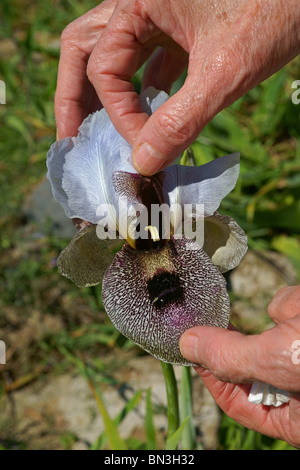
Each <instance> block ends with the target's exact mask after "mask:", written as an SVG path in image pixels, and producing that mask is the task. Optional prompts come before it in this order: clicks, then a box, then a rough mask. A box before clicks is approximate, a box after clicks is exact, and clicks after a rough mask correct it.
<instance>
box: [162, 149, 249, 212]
mask: <svg viewBox="0 0 300 470" xmlns="http://www.w3.org/2000/svg"><path fill="white" fill-rule="evenodd" d="M239 170H240V155H239V153H233V154H231V155H226V156H224V157H219V158H216V159H215V160H212V161H211V162H209V163H206V164H205V165H202V166H198V167H197V166H184V165H171V166H168V167H167V168H166V169H165V170H164V171H165V174H166V177H165V179H164V185H163V191H164V195H165V201H166V202H167V203H168V204H170V205H172V204H181V205H182V206H184V205H185V204H203V205H204V213H205V215H212V214H214V212H216V210H218V208H219V206H220V204H221V201H222V199H223V198H224V197H225V196H226V195H227V194H228V193H229V192H230V191H232V190H233V188H234V187H235V184H236V181H237V179H238V176H239Z"/></svg>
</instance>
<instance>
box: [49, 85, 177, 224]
mask: <svg viewBox="0 0 300 470" xmlns="http://www.w3.org/2000/svg"><path fill="white" fill-rule="evenodd" d="M140 98H141V102H142V107H143V109H144V111H145V112H147V113H148V114H149V115H150V114H152V113H153V112H154V111H155V110H156V109H157V108H158V107H159V106H160V105H161V104H162V103H163V102H165V101H166V99H167V98H168V95H167V94H166V93H165V92H158V91H157V90H155V89H154V88H152V87H151V88H148V89H147V90H145V92H143V93H142V94H141V97H140ZM131 154H132V149H131V146H130V145H129V144H128V143H127V142H126V140H125V139H124V138H123V137H122V136H121V135H120V134H119V133H118V132H117V131H116V129H115V128H114V126H113V124H112V122H111V120H110V118H109V117H108V114H107V112H106V111H105V110H104V109H102V110H101V111H97V112H96V113H94V114H92V115H90V116H88V117H87V118H86V119H85V120H84V121H83V123H82V125H81V127H80V128H79V134H78V136H77V137H73V138H66V139H63V140H61V141H59V142H56V143H54V144H53V145H52V146H51V148H50V150H49V152H48V156H47V166H48V174H47V176H48V179H49V181H50V183H51V186H52V190H53V195H54V197H55V199H57V200H58V201H59V202H60V203H61V204H62V206H63V208H64V210H65V213H66V215H67V216H68V217H69V218H75V217H78V218H80V219H84V220H87V221H89V222H91V223H94V224H96V223H98V222H99V207H101V205H104V204H110V205H112V206H113V207H114V208H115V212H113V211H111V213H109V214H108V217H106V218H105V222H106V223H108V224H112V225H113V224H115V223H116V220H115V216H116V217H118V202H119V201H118V194H117V193H116V192H115V190H114V187H113V184H112V177H113V174H114V173H115V172H116V171H125V172H130V173H136V170H135V169H134V168H133V165H132V158H131ZM123 207H124V206H123Z"/></svg>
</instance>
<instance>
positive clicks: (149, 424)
mask: <svg viewBox="0 0 300 470" xmlns="http://www.w3.org/2000/svg"><path fill="white" fill-rule="evenodd" d="M145 429H146V438H147V444H146V449H147V450H156V449H157V445H156V436H155V434H156V433H155V427H154V420H153V410H152V402H151V388H148V390H147V395H146V420H145Z"/></svg>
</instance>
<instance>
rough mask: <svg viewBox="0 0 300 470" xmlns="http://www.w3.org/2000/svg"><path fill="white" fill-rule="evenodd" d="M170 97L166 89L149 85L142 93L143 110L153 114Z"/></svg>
mask: <svg viewBox="0 0 300 470" xmlns="http://www.w3.org/2000/svg"><path fill="white" fill-rule="evenodd" d="M168 98H169V96H168V95H167V93H165V92H164V91H158V90H156V89H155V88H153V87H148V88H147V89H146V90H145V91H143V92H142V93H141V95H140V100H141V103H142V108H143V111H144V112H145V113H147V114H148V115H149V116H151V114H153V113H154V112H155V111H156V110H157V108H159V107H160V106H161V105H162V104H164V103H165V101H167V99H168Z"/></svg>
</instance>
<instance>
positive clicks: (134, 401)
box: [90, 390, 143, 450]
mask: <svg viewBox="0 0 300 470" xmlns="http://www.w3.org/2000/svg"><path fill="white" fill-rule="evenodd" d="M142 393H143V391H142V390H138V391H137V392H136V393H135V394H134V395H133V397H132V398H131V399H130V400H129V401H128V402H127V403H126V405H125V406H124V408H123V409H122V410H121V411H120V413H118V415H117V416H116V417H115V418H114V420H113V422H114V425H115V426H117V427H118V426H119V424H120V423H121V422H122V421H123V419H124V418H126V416H127V415H128V414H129V413H130V412H131V411H132V410H134V408H136V407H137V405H138V404H139V402H140V401H141V398H142ZM106 442H107V436H106V433H105V431H103V432H102V433H101V434H100V436H99V437H98V438H97V440H96V441H95V442H94V444H92V446H91V447H90V450H100V449H102V448H103V446H104V445H105V443H106Z"/></svg>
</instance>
